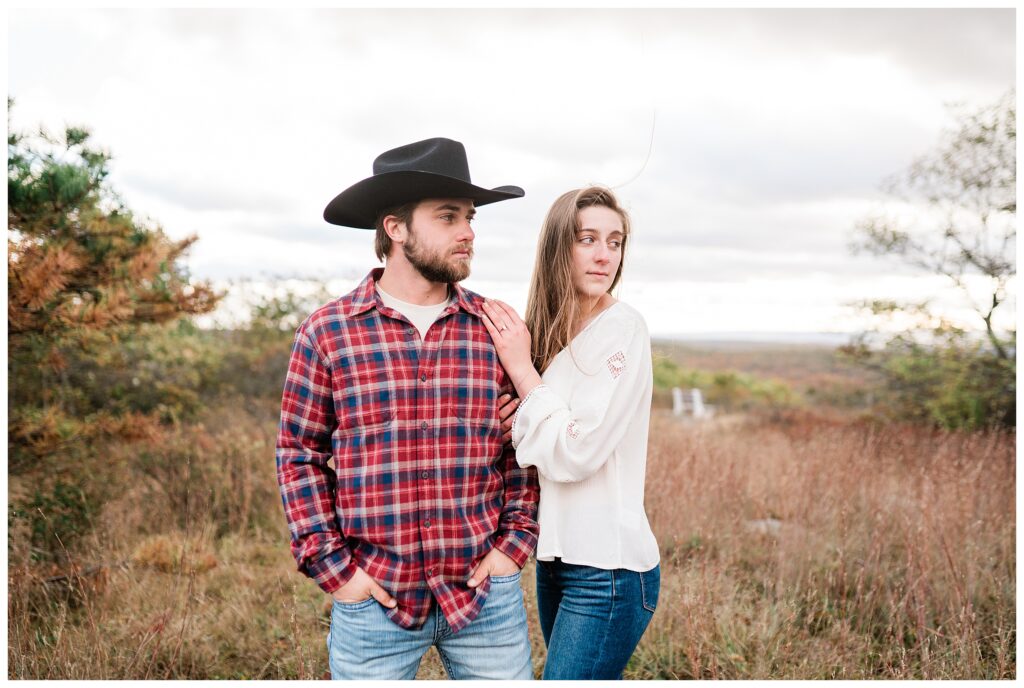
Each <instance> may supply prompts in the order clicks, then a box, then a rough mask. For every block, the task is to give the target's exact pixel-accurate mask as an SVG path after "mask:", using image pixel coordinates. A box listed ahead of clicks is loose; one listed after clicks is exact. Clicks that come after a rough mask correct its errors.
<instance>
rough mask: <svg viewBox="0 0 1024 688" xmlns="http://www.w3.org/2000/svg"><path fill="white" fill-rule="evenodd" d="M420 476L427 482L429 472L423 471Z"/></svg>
mask: <svg viewBox="0 0 1024 688" xmlns="http://www.w3.org/2000/svg"><path fill="white" fill-rule="evenodd" d="M421 475H422V476H423V479H424V480H428V479H429V478H430V471H423V473H421Z"/></svg>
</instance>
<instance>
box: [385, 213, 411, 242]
mask: <svg viewBox="0 0 1024 688" xmlns="http://www.w3.org/2000/svg"><path fill="white" fill-rule="evenodd" d="M383 224H384V232H385V233H386V234H387V235H388V238H390V239H391V242H392V243H395V244H404V243H405V238H406V236H407V235H408V233H409V228H408V227H406V225H405V223H404V222H402V221H400V220H399V219H398V218H397V217H395V216H394V215H388V216H386V217H385V218H384V220H383Z"/></svg>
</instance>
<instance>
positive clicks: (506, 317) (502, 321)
mask: <svg viewBox="0 0 1024 688" xmlns="http://www.w3.org/2000/svg"><path fill="white" fill-rule="evenodd" d="M484 308H485V309H487V312H488V313H490V314H491V319H492V320H493V321H494V322H495V323H498V328H499V329H502V327H503V326H504V327H506V328H507V327H514V326H516V325H522V324H524V323H523V320H522V318H520V317H519V314H518V313H516V310H515V309H514V308H512V306H510V305H508V304H507V303H505V302H504V301H498V300H497V299H487V300H486V301H484Z"/></svg>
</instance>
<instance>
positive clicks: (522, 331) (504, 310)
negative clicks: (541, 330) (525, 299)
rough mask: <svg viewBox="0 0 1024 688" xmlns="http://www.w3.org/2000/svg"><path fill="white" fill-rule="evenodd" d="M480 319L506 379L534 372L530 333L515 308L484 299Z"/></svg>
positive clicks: (521, 376) (500, 302)
mask: <svg viewBox="0 0 1024 688" xmlns="http://www.w3.org/2000/svg"><path fill="white" fill-rule="evenodd" d="M483 320H484V326H485V327H486V328H487V332H488V333H490V335H491V340H492V341H493V342H494V348H495V350H497V352H498V358H499V359H501V365H502V366H504V367H505V372H507V373H508V375H509V377H510V378H512V380H513V381H515V380H519V379H522V378H523V377H525V376H526V374H527V373H528V372H529V371H534V368H533V358H532V357H531V355H530V331H529V330H528V329H526V323H525V322H523V319H522V318H520V317H519V314H518V313H516V311H515V309H514V308H512V306H509V305H508V304H507V303H504V302H502V301H497V300H494V299H487V300H485V301H484V318H483ZM527 369H529V370H527ZM534 372H536V371H534Z"/></svg>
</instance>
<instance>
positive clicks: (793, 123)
mask: <svg viewBox="0 0 1024 688" xmlns="http://www.w3.org/2000/svg"><path fill="white" fill-rule="evenodd" d="M8 17H9V24H8V51H9V53H8V60H9V62H8V79H9V81H8V91H9V93H10V95H11V96H13V97H14V98H15V101H16V104H15V108H14V112H13V115H12V117H11V121H12V124H13V125H14V127H15V128H19V129H25V128H30V127H34V126H35V125H37V124H39V123H43V124H46V125H47V126H49V127H51V128H53V129H60V128H61V127H62V126H63V124H64V123H71V124H83V125H86V126H88V127H90V128H91V129H92V131H93V133H94V139H95V141H96V142H97V143H99V144H101V145H103V146H104V147H106V148H108V149H109V150H110V152H111V153H112V154H113V155H114V161H113V164H112V169H113V173H112V175H111V181H112V184H113V186H114V187H115V188H116V189H117V190H118V191H119V192H121V194H122V195H123V196H124V198H125V199H126V201H127V203H128V205H129V206H130V207H131V208H132V209H133V210H134V211H135V212H136V213H138V214H140V215H143V216H148V217H150V218H152V219H153V220H154V221H155V222H158V223H159V224H160V225H162V226H163V228H164V229H165V231H166V232H167V233H168V234H170V235H171V236H173V237H182V236H185V235H188V234H192V233H196V234H198V235H199V237H200V240H199V242H198V243H197V244H196V245H195V246H194V248H193V250H192V252H191V255H190V258H189V267H190V270H191V272H192V274H193V275H194V276H195V277H196V278H202V279H208V280H212V281H214V282H215V283H218V284H227V283H228V280H238V279H244V278H250V279H257V280H269V279H285V278H292V279H319V280H330V285H331V288H332V289H333V290H334V291H335V292H336V293H338V294H341V293H344V292H345V291H348V290H349V289H350V288H351V287H352V286H354V284H355V283H356V282H358V280H359V279H361V278H362V277H363V276H364V275H365V273H366V272H367V271H368V270H369V269H370V268H371V267H373V266H374V265H375V264H376V259H375V258H374V256H373V249H372V233H371V232H362V231H359V230H352V229H344V228H340V227H335V226H332V225H328V224H326V223H325V222H324V221H323V219H322V212H323V207H324V205H326V203H327V201H329V200H330V199H331V198H332V197H333V196H334V195H335V194H336V193H338V192H339V191H341V190H342V189H343V188H345V187H347V186H349V185H350V184H353V183H355V182H357V181H359V180H360V179H362V178H364V177H367V176H369V175H370V173H371V163H372V160H373V158H374V157H376V156H377V155H378V154H379V153H381V152H383V151H384V150H387V149H389V148H393V147H395V146H398V145H402V144H404V143H408V142H412V141H416V140H420V139H423V138H428V137H432V136H446V137H448V138H453V139H456V140H459V141H462V142H463V143H464V144H465V146H466V148H467V151H468V154H469V162H470V169H471V171H472V175H473V181H474V182H476V183H477V184H479V185H482V186H488V187H494V186H499V185H503V184H516V185H519V186H522V187H523V188H524V189H526V197H525V198H523V199H521V200H515V201H509V202H504V203H499V204H495V205H490V206H487V207H485V208H482V209H481V211H480V213H479V215H478V219H477V221H476V223H475V227H476V231H477V239H476V257H475V258H474V263H473V274H472V276H471V277H470V278H469V279H468V280H467V282H466V284H467V286H469V287H470V288H472V289H475V290H476V291H479V292H481V293H483V294H485V295H487V296H493V297H497V298H503V299H505V300H507V301H509V302H510V303H511V304H512V305H514V306H516V307H517V308H519V309H520V311H522V310H523V308H524V307H525V303H526V294H527V284H528V280H529V274H530V271H531V270H532V268H533V255H534V246H535V242H536V237H537V234H538V232H539V228H540V222H541V220H542V218H543V216H544V213H545V212H546V210H547V208H548V206H549V205H550V203H551V202H552V201H553V200H554V199H555V198H556V197H557V196H558V195H559V194H560V193H562V192H563V191H566V190H569V189H572V188H577V187H579V186H581V185H584V184H587V183H590V182H597V183H604V184H607V185H611V186H613V187H615V188H616V189H617V191H618V193H619V195H620V197H621V198H622V199H623V201H624V202H625V205H626V206H627V207H628V208H629V209H630V211H631V213H632V216H633V222H634V228H635V235H634V238H633V243H632V245H631V246H630V254H629V256H628V257H627V264H626V273H625V279H624V283H623V285H622V288H621V291H620V294H619V296H620V298H622V299H624V300H626V301H629V302H630V303H632V304H634V305H635V306H636V307H638V308H639V309H640V310H641V312H643V313H644V314H645V315H646V317H647V319H648V322H649V324H650V327H651V330H652V332H653V333H655V334H656V335H673V334H689V335H691V336H692V335H694V334H699V333H705V334H707V333H727V332H728V333H757V332H761V333H768V332H776V333H777V332H848V331H852V330H855V329H857V328H858V327H859V326H860V324H861V323H860V321H859V320H858V319H857V318H856V317H855V316H854V313H853V311H852V310H851V309H850V308H849V307H847V305H846V304H848V303H850V302H852V301H856V300H860V299H865V298H921V297H926V296H931V297H933V298H936V299H937V300H938V301H939V302H940V303H943V304H944V305H945V307H946V308H947V309H948V311H947V312H948V313H950V314H951V315H953V316H954V317H966V311H964V310H963V309H962V304H961V303H959V302H958V301H957V300H956V298H955V295H954V294H952V293H948V292H945V291H944V285H943V283H942V282H941V280H937V279H935V278H931V277H928V276H922V275H920V274H919V273H916V272H914V271H912V270H909V269H906V268H903V267H901V266H900V265H899V264H898V263H895V262H890V261H884V260H880V259H877V258H870V257H866V256H854V255H852V254H851V252H850V251H849V248H848V244H849V243H850V240H851V238H852V235H851V232H852V229H853V227H854V225H855V223H856V221H857V220H858V219H859V218H862V217H864V216H865V215H867V214H870V213H874V212H876V211H878V210H879V209H880V208H882V207H883V205H882V204H883V203H884V202H885V201H886V196H885V195H884V194H883V193H882V192H881V190H880V188H881V186H880V185H881V182H882V180H883V179H885V178H886V177H888V176H889V175H892V174H893V173H897V172H899V171H900V170H902V169H905V168H906V167H907V165H908V164H909V163H910V162H911V161H912V160H913V159H914V158H915V157H917V156H920V155H922V154H925V153H927V152H928V151H929V150H930V149H931V148H932V147H933V146H934V145H935V143H936V142H937V141H938V140H939V136H940V133H941V132H942V130H943V129H946V128H949V127H950V126H951V125H952V123H953V114H952V112H951V111H950V109H949V107H948V106H949V105H950V104H952V103H960V104H963V105H964V106H966V107H967V108H968V109H970V108H971V107H977V106H980V105H985V104H988V103H991V102H993V101H995V100H996V99H998V98H999V96H1001V95H1002V94H1003V93H1005V92H1006V91H1007V90H1008V89H1009V88H1010V87H1012V86H1013V85H1014V83H1015V70H1014V68H1015V44H1014V26H1015V11H1014V10H1012V9H997V10H955V9H938V10H923V9H922V10H713V11H711V10H694V9H676V10H670V9H662V10H646V11H632V10H629V11H627V10H610V9H606V10H598V9H589V10H587V9H578V10H557V11H556V10H522V11H512V10H496V9H492V10H482V9H481V10H470V9H459V10H341V9H338V10H302V11H297V10H271V9H263V10H184V9H177V10H164V11H157V10H146V11H142V10H127V9H120V10H96V9H93V10H75V11H71V10H67V9H45V10H25V9H22V10H10V11H9V14H8ZM1010 310H1011V309H1007V315H1010V314H1011V313H1010Z"/></svg>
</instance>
